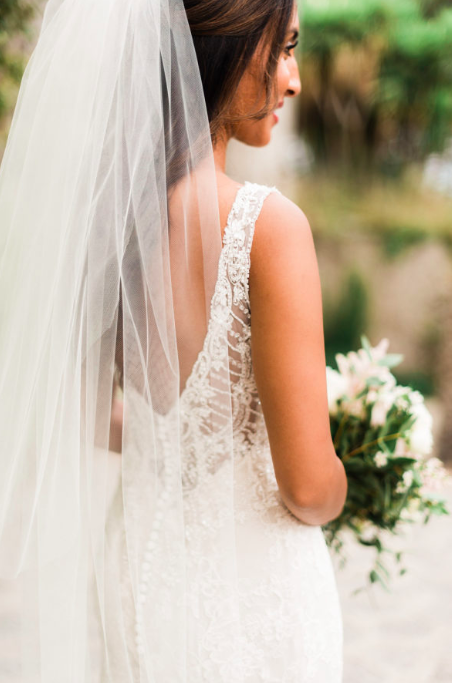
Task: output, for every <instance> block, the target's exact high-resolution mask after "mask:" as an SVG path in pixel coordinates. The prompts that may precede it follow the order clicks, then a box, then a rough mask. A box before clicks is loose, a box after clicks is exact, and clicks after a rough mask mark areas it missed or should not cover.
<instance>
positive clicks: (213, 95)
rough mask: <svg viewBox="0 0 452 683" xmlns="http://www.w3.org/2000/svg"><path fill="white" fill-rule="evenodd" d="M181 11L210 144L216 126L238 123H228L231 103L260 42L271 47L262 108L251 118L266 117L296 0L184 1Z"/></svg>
mask: <svg viewBox="0 0 452 683" xmlns="http://www.w3.org/2000/svg"><path fill="white" fill-rule="evenodd" d="M184 5H185V11H186V14H187V18H188V23H189V25H190V30H191V34H192V36H193V42H194V46H195V50H196V56H197V59H198V64H199V70H200V73H201V80H202V85H203V88H204V97H205V100H206V105H207V113H208V116H209V121H210V128H211V133H212V137H213V139H215V134H216V133H217V132H218V129H219V128H220V126H223V125H228V124H230V123H233V122H234V121H236V120H238V119H233V118H232V117H231V112H230V106H231V102H232V100H233V97H234V95H235V92H236V90H237V86H238V84H239V82H240V80H241V78H242V76H243V74H244V73H245V71H246V70H247V68H248V66H249V64H250V61H251V59H252V57H253V55H254V53H255V52H256V49H257V47H258V45H259V42H260V41H261V39H262V38H264V39H266V45H268V47H269V53H268V59H267V64H265V65H264V87H265V95H266V104H265V107H264V108H263V109H262V108H261V109H260V110H259V111H256V112H254V113H253V114H252V115H251V116H252V118H263V117H265V116H267V114H268V108H269V106H270V104H271V100H272V94H273V93H272V82H273V76H274V74H275V71H276V67H277V64H278V60H279V57H280V54H281V50H282V49H283V46H284V41H285V39H286V34H287V30H288V27H289V22H290V19H291V16H292V12H293V8H294V0H184ZM251 116H250V117H251ZM247 118H248V117H247Z"/></svg>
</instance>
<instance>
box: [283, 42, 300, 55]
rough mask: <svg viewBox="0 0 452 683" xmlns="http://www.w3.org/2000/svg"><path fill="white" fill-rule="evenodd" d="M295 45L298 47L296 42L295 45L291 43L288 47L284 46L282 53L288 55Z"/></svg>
mask: <svg viewBox="0 0 452 683" xmlns="http://www.w3.org/2000/svg"><path fill="white" fill-rule="evenodd" d="M297 45H298V40H297V41H296V42H295V43H291V44H290V45H286V47H285V49H284V52H286V54H289V53H290V52H291V51H292V50H295V48H296V47H297Z"/></svg>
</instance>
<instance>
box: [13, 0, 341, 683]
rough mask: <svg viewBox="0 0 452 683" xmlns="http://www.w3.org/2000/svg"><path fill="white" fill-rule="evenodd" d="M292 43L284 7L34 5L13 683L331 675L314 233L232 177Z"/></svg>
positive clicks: (17, 343) (19, 126) (291, 71)
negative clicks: (19, 622)
mask: <svg viewBox="0 0 452 683" xmlns="http://www.w3.org/2000/svg"><path fill="white" fill-rule="evenodd" d="M298 30H299V26H298V19H297V10H296V7H294V6H293V4H292V1H291V0H290V1H289V0H278V1H277V2H274V1H273V2H270V1H267V0H247V3H246V11H245V8H244V5H243V3H242V2H241V1H240V0H231V2H229V3H227V5H225V3H223V2H220V1H219V0H210V1H206V0H199V1H196V0H187V2H185V4H184V6H182V4H180V3H179V1H178V0H170V1H169V2H167V1H166V0H128V2H124V0H110V1H109V2H107V1H106V0H95V2H93V0H90V1H89V2H88V0H53V2H52V0H51V2H50V3H49V5H48V6H47V8H46V15H45V17H44V23H43V29H42V31H41V36H40V41H39V42H38V46H37V49H36V51H35V53H34V55H33V58H32V60H31V62H30V65H31V66H30V65H29V67H28V72H27V73H26V75H25V77H24V83H23V86H22V90H21V97H20V98H19V103H18V107H17V109H16V113H15V119H14V122H13V127H12V131H11V135H10V138H9V142H8V148H7V151H6V153H5V159H4V163H3V165H2V177H1V180H2V181H3V185H0V212H1V215H2V218H3V219H4V220H3V221H2V222H3V225H5V226H6V228H5V234H6V239H5V241H4V244H5V249H4V252H3V259H4V262H3V265H4V266H5V268H4V270H3V271H2V273H5V275H3V274H2V280H1V281H0V286H1V292H2V296H4V299H5V302H6V303H5V306H4V308H5V311H4V320H5V325H7V327H6V326H4V327H3V328H2V329H3V330H6V329H7V330H8V333H7V334H3V336H2V338H1V343H2V347H1V348H2V357H3V359H4V365H3V368H2V374H1V375H0V389H1V392H0V393H1V395H2V406H1V407H2V411H1V413H2V425H1V427H2V434H4V436H5V438H4V445H3V447H2V458H3V464H4V469H3V471H4V472H5V477H4V482H3V483H2V490H1V502H2V507H1V509H0V513H1V514H0V520H1V526H0V534H1V535H0V544H1V546H0V550H1V553H0V557H2V565H1V571H2V576H4V577H5V578H8V579H10V580H11V581H12V582H13V583H15V582H21V584H22V586H23V588H24V590H25V592H24V596H25V600H23V602H22V604H21V611H22V613H23V615H24V616H25V617H26V618H25V619H24V624H25V627H24V630H23V638H24V641H23V642H24V647H23V648H22V653H23V656H22V663H21V669H20V667H19V665H17V666H18V669H17V671H18V675H19V677H20V680H23V681H26V680H30V681H31V680H33V681H45V682H46V683H48V682H50V681H58V682H60V681H63V680H64V681H77V683H80V682H82V681H86V682H87V683H88V681H89V682H90V683H91V682H92V681H102V683H106V682H107V681H109V682H110V681H111V682H112V683H113V682H114V683H116V682H118V683H119V682H121V683H125V682H126V681H133V682H135V681H140V682H141V681H156V682H158V683H163V682H164V683H167V682H169V681H171V682H173V681H175V682H179V681H181V682H182V681H184V682H186V683H198V682H199V683H201V682H203V683H204V682H209V683H219V682H222V681H224V682H226V681H227V682H228V683H239V682H240V683H257V682H258V681H259V682H261V681H266V682H267V683H276V682H278V683H281V682H282V681H285V682H286V683H289V682H293V683H295V682H299V681H311V682H316V683H321V682H322V683H323V682H325V683H326V682H328V683H335V682H336V681H337V682H339V681H340V680H341V676H342V655H341V649H342V624H341V616H340V607H339V601H338V596H337V592H336V586H335V581H334V574H333V570H332V566H331V561H330V557H329V554H328V551H327V548H326V545H325V541H324V538H323V535H322V531H321V528H320V525H321V524H324V523H326V522H327V521H329V520H330V519H334V518H335V517H336V516H337V515H338V514H340V512H341V509H342V506H343V504H344V500H345V495H346V479H345V473H344V470H343V467H342V465H341V463H340V461H339V459H338V458H337V457H336V454H335V452H334V448H333V445H332V442H331V436H330V431H329V419H328V407H327V395H326V377H325V357H324V346H323V330H322V311H321V297H320V286H319V279H318V271H317V263H316V258H315V252H314V247H313V241H312V236H311V232H310V228H309V225H308V223H307V221H306V218H305V217H304V215H303V214H302V212H301V211H300V210H299V209H298V208H297V207H296V206H295V205H293V204H292V203H291V202H290V201H288V200H287V199H285V198H284V197H282V196H281V195H280V194H279V193H278V192H276V191H275V190H274V188H267V187H264V186H257V185H253V184H251V183H247V184H245V185H244V186H239V185H238V184H237V183H235V182H234V181H232V180H231V179H229V178H228V177H227V175H226V174H225V155H226V147H227V143H228V140H229V139H230V138H231V137H235V138H237V139H239V140H242V141H243V142H246V143H248V144H252V145H257V146H260V145H264V144H266V143H267V142H268V141H269V139H270V136H271V130H272V128H273V126H274V125H276V124H277V115H276V110H277V108H278V107H279V106H281V105H282V104H283V101H284V99H285V98H286V97H292V96H295V95H296V94H297V93H298V92H299V90H300V84H299V76H298V70H297V66H296V61H295V57H294V49H295V44H296V37H297V35H298ZM38 168H39V173H38V172H37V169H38ZM25 198H26V200H27V201H25ZM7 285H8V287H9V288H10V292H13V294H12V293H11V294H9V295H8V294H7ZM251 311H252V314H251ZM24 332H25V333H26V334H27V335H28V338H29V339H30V340H33V343H27V342H26V341H23V334H24ZM21 339H22V341H21ZM114 377H115V378H116V381H117V382H118V383H119V384H120V386H121V388H122V392H123V402H124V403H123V410H122V409H119V410H118V405H116V406H115V405H114V404H113V410H112V385H113V379H114ZM31 378H32V379H31ZM3 397H5V398H3ZM6 397H7V398H6ZM119 407H120V406H119ZM118 414H119V418H118V417H117V418H115V416H117V415H118ZM112 416H113V417H112ZM115 419H117V420H119V422H120V427H121V429H122V434H121V439H120V450H121V453H122V455H121V458H118V457H117V456H116V457H115V455H114V453H113V452H112V444H113V439H112V438H111V435H112V429H111V424H112V422H113V423H114V421H115ZM109 440H110V446H111V448H110V449H109ZM116 450H119V444H118V446H117V447H116ZM17 659H18V661H19V656H18V657H17ZM19 671H20V674H19Z"/></svg>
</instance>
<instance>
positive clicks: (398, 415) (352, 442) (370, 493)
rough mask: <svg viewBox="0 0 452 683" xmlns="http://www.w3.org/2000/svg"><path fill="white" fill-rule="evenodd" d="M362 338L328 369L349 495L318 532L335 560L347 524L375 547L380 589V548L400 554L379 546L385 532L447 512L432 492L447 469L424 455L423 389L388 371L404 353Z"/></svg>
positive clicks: (428, 446) (427, 434) (373, 575)
mask: <svg viewBox="0 0 452 683" xmlns="http://www.w3.org/2000/svg"><path fill="white" fill-rule="evenodd" d="M361 340H362V345H363V348H361V349H360V350H359V351H358V352H354V351H352V352H350V353H348V354H347V355H343V354H337V355H336V362H337V366H338V370H337V371H336V370H333V369H332V368H329V367H328V368H327V385H328V402H329V410H330V424H331V433H332V435H333V440H334V445H335V448H336V453H337V455H338V456H339V457H340V458H341V460H342V462H343V463H344V467H345V470H346V473H347V478H348V494H347V500H346V503H345V506H344V509H343V511H342V513H341V515H340V516H339V517H338V518H337V519H335V520H333V521H331V522H329V523H328V524H326V525H325V526H324V527H323V531H324V534H325V539H326V541H327V543H328V545H329V546H330V547H332V548H333V549H334V550H335V551H336V552H337V553H338V554H339V555H340V556H341V557H342V564H343V563H344V562H345V561H346V557H345V556H344V555H343V550H342V546H343V532H344V530H346V529H349V530H351V531H352V533H353V534H354V536H355V538H356V539H357V541H358V542H359V543H360V544H362V545H365V546H370V547H373V548H375V550H376V561H375V565H374V567H373V569H372V570H371V571H370V573H369V579H370V582H371V583H375V582H380V583H381V584H382V586H383V587H384V588H386V590H387V586H386V579H388V578H389V576H390V574H389V572H388V569H387V567H386V566H385V563H384V562H383V561H382V554H383V553H385V552H386V553H392V554H393V555H394V556H395V560H396V562H399V563H400V561H401V557H402V553H401V552H394V551H393V550H391V549H389V548H388V547H385V545H384V539H385V535H386V536H387V535H388V534H393V535H397V534H399V533H400V531H401V529H402V527H403V525H404V524H406V523H413V522H417V521H423V522H424V523H427V522H428V520H429V519H430V516H431V515H432V514H435V515H445V514H450V513H449V511H448V510H447V508H446V502H445V500H444V499H443V498H441V495H440V493H439V492H440V489H441V488H442V485H443V482H444V481H445V479H446V477H448V475H447V474H446V471H445V469H444V467H443V465H442V463H441V461H440V460H439V459H438V458H434V457H428V456H429V455H430V453H431V450H432V446H433V438H432V429H431V428H432V417H431V415H430V413H429V411H428V410H427V408H426V407H425V405H424V398H423V396H422V394H420V393H419V392H418V391H414V390H413V389H411V388H410V387H404V386H400V385H398V384H397V382H396V379H395V377H394V375H393V374H392V373H391V370H390V368H392V367H394V366H395V365H397V364H398V363H400V361H401V360H402V358H403V356H400V355H396V354H388V353H387V348H388V345H389V342H388V340H387V339H383V340H382V341H381V342H380V343H379V344H378V345H377V346H376V347H371V345H370V343H369V341H368V339H367V338H366V337H362V338H361ZM405 572H406V569H404V568H402V569H401V570H400V572H399V573H400V574H403V573H405ZM358 590H361V589H358ZM356 592H357V591H356Z"/></svg>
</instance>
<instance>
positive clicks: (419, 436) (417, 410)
mask: <svg viewBox="0 0 452 683" xmlns="http://www.w3.org/2000/svg"><path fill="white" fill-rule="evenodd" d="M410 413H411V415H415V416H416V422H415V423H414V425H413V426H412V428H411V430H410V432H409V442H410V449H411V450H413V451H414V452H415V453H421V454H422V455H429V453H431V451H432V448H433V435H432V423H433V420H432V416H431V414H430V413H429V411H428V410H427V408H426V407H425V405H424V403H417V404H416V405H414V406H412V408H411V410H410Z"/></svg>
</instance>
